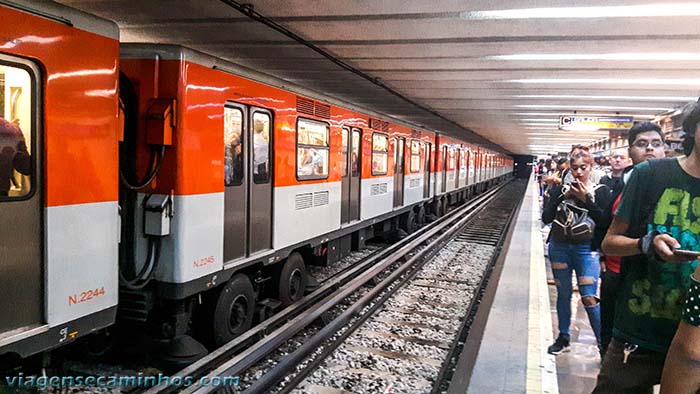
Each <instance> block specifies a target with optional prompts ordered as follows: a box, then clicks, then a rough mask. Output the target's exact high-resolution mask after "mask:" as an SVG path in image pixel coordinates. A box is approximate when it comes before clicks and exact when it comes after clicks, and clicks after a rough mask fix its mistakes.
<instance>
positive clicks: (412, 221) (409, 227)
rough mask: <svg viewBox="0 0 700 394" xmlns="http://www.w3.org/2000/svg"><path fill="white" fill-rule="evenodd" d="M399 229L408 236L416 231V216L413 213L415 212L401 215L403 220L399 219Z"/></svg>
mask: <svg viewBox="0 0 700 394" xmlns="http://www.w3.org/2000/svg"><path fill="white" fill-rule="evenodd" d="M399 227H400V228H401V229H402V230H403V231H405V232H407V233H408V234H411V233H413V232H414V231H416V228H417V226H416V214H415V213H414V212H413V210H411V211H408V212H406V213H404V214H403V215H401V218H400V219H399Z"/></svg>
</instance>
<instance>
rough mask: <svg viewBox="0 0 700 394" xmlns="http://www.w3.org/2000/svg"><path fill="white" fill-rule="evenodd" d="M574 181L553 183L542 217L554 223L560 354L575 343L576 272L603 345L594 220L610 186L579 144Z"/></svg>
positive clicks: (552, 349) (554, 349) (555, 349)
mask: <svg viewBox="0 0 700 394" xmlns="http://www.w3.org/2000/svg"><path fill="white" fill-rule="evenodd" d="M569 164H570V166H569V169H570V175H571V177H570V180H569V182H566V181H565V182H564V183H563V184H562V185H554V186H552V190H551V194H550V198H549V200H547V203H546V204H545V206H544V210H543V212H542V221H543V222H545V223H546V224H549V223H552V229H551V231H550V233H549V260H550V262H551V266H552V273H553V274H554V281H555V283H556V285H557V317H558V327H559V335H558V336H557V339H556V341H555V342H554V343H553V344H552V345H551V346H549V348H548V349H547V352H548V353H550V354H555V355H557V354H560V353H562V352H565V351H568V350H569V347H570V334H569V327H570V325H571V295H572V292H573V287H572V283H571V273H572V272H573V271H575V272H576V279H577V283H578V289H579V293H580V294H581V301H582V302H583V304H584V306H585V309H586V313H587V314H588V319H589V321H590V323H591V328H592V329H593V333H594V334H595V337H596V340H597V342H598V344H600V304H599V301H598V297H597V296H596V293H597V290H598V278H599V276H600V262H599V260H598V253H597V252H596V251H594V250H593V249H592V248H591V245H592V242H593V237H594V232H595V222H596V221H600V220H601V218H602V215H603V209H604V208H606V207H608V205H609V204H610V189H608V187H607V186H605V185H596V184H595V183H593V182H592V181H591V179H590V174H591V170H592V169H593V164H594V158H593V155H592V154H591V153H590V152H589V151H588V147H586V146H580V145H579V146H577V147H575V148H574V149H573V150H572V151H571V154H570V158H569Z"/></svg>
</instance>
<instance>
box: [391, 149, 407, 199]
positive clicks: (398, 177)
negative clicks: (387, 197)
mask: <svg viewBox="0 0 700 394" xmlns="http://www.w3.org/2000/svg"><path fill="white" fill-rule="evenodd" d="M395 143H396V146H395V147H394V148H395V149H394V207H400V206H402V205H403V177H404V174H403V173H404V166H405V162H404V148H405V145H406V139H405V138H396V140H395Z"/></svg>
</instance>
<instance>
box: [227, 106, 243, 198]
mask: <svg viewBox="0 0 700 394" xmlns="http://www.w3.org/2000/svg"><path fill="white" fill-rule="evenodd" d="M242 184H243V111H241V110H240V109H238V108H230V107H225V108H224V185H225V186H240V185H242Z"/></svg>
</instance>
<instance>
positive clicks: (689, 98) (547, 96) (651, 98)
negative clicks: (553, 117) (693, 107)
mask: <svg viewBox="0 0 700 394" xmlns="http://www.w3.org/2000/svg"><path fill="white" fill-rule="evenodd" d="M510 97H515V98H527V99H573V100H610V101H617V100H624V101H671V102H676V101H678V102H687V101H695V100H697V99H698V98H697V97H692V96H582V95H576V94H519V95H514V96H510Z"/></svg>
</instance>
